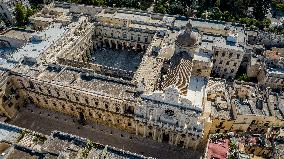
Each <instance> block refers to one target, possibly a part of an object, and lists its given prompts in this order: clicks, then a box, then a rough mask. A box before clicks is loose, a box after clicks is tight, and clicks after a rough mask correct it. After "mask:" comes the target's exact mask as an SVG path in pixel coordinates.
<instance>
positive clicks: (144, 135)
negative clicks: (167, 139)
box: [143, 125, 147, 137]
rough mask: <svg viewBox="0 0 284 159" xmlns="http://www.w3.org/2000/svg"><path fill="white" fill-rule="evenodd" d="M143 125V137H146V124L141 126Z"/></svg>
mask: <svg viewBox="0 0 284 159" xmlns="http://www.w3.org/2000/svg"><path fill="white" fill-rule="evenodd" d="M143 127H144V131H143V137H146V136H147V135H146V133H147V128H146V127H147V125H144V126H143Z"/></svg>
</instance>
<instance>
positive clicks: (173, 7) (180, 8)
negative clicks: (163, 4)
mask: <svg viewBox="0 0 284 159" xmlns="http://www.w3.org/2000/svg"><path fill="white" fill-rule="evenodd" d="M185 7H186V5H185V4H184V3H183V2H182V1H180V0H174V1H172V2H171V3H170V5H169V14H179V15H184V14H185V12H186V8H185Z"/></svg>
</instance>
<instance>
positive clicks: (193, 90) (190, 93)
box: [186, 76, 207, 108]
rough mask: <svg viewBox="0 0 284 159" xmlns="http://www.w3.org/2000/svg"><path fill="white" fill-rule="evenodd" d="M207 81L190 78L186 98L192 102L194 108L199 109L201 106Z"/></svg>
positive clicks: (195, 77) (194, 77) (200, 78)
mask: <svg viewBox="0 0 284 159" xmlns="http://www.w3.org/2000/svg"><path fill="white" fill-rule="evenodd" d="M206 84H207V80H206V79H205V78H204V77H199V76H191V77H190V79H189V83H188V88H187V95H186V98H187V99H189V100H190V101H191V102H192V105H193V106H195V107H199V108H201V107H202V105H203V97H204V89H205V87H206Z"/></svg>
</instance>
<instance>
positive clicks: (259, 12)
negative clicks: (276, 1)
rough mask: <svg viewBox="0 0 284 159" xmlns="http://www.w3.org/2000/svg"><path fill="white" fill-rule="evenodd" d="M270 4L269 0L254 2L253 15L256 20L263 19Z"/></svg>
mask: <svg viewBox="0 0 284 159" xmlns="http://www.w3.org/2000/svg"><path fill="white" fill-rule="evenodd" d="M270 5H271V0H257V1H255V2H254V6H253V7H254V8H253V15H254V17H255V18H256V19H257V20H263V19H264V18H265V15H266V14H267V10H268V8H269V7H270Z"/></svg>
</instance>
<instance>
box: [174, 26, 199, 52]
mask: <svg viewBox="0 0 284 159" xmlns="http://www.w3.org/2000/svg"><path fill="white" fill-rule="evenodd" d="M197 42H198V33H197V32H193V31H192V29H191V25H190V24H189V25H187V26H186V29H185V30H184V31H183V32H182V33H181V34H180V35H179V36H178V37H177V45H179V46H184V47H191V46H194V45H195V44H196V43H197Z"/></svg>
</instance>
